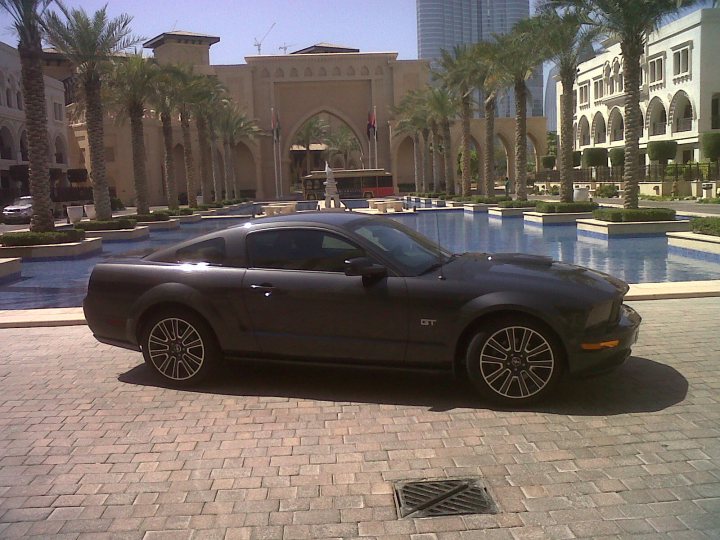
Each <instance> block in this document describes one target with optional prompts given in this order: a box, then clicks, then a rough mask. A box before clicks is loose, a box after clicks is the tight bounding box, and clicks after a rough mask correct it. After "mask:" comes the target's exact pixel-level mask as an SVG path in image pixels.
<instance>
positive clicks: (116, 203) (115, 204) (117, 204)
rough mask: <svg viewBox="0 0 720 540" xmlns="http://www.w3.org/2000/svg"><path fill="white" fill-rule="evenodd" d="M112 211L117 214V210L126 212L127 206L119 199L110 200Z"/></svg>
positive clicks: (112, 198)
mask: <svg viewBox="0 0 720 540" xmlns="http://www.w3.org/2000/svg"><path fill="white" fill-rule="evenodd" d="M110 209H111V210H112V211H113V212H115V211H117V210H125V205H124V204H123V202H122V201H121V200H120V199H118V198H117V197H111V198H110Z"/></svg>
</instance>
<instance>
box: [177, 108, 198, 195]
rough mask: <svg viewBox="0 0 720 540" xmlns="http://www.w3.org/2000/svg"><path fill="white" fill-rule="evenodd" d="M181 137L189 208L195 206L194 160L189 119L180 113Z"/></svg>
mask: <svg viewBox="0 0 720 540" xmlns="http://www.w3.org/2000/svg"><path fill="white" fill-rule="evenodd" d="M180 125H181V126H182V137H183V157H184V158H185V178H186V179H187V198H188V206H189V207H190V208H197V205H198V204H197V187H196V186H195V160H194V159H193V155H192V139H191V138H190V119H189V118H188V117H187V115H185V114H182V115H180Z"/></svg>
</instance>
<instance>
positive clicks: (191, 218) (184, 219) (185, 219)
mask: <svg viewBox="0 0 720 540" xmlns="http://www.w3.org/2000/svg"><path fill="white" fill-rule="evenodd" d="M175 219H177V220H178V221H180V223H197V222H198V221H200V220H202V216H201V215H200V214H190V215H188V216H176V217H175Z"/></svg>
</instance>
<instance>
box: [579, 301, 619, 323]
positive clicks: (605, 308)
mask: <svg viewBox="0 0 720 540" xmlns="http://www.w3.org/2000/svg"><path fill="white" fill-rule="evenodd" d="M612 312H613V301H612V300H608V301H607V302H603V303H602V304H598V305H596V306H595V307H593V308H592V310H591V311H590V314H589V315H588V318H587V321H585V328H592V327H593V326H598V325H600V324H604V323H607V322H609V321H610V316H611V315H612Z"/></svg>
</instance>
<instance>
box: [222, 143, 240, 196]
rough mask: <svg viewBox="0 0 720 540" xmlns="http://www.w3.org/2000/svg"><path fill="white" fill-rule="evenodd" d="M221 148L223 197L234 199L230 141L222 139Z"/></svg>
mask: <svg viewBox="0 0 720 540" xmlns="http://www.w3.org/2000/svg"><path fill="white" fill-rule="evenodd" d="M223 148H224V150H225V198H226V199H236V198H237V197H236V193H235V175H234V174H233V166H232V149H231V148H230V141H228V140H225V141H223Z"/></svg>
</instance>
